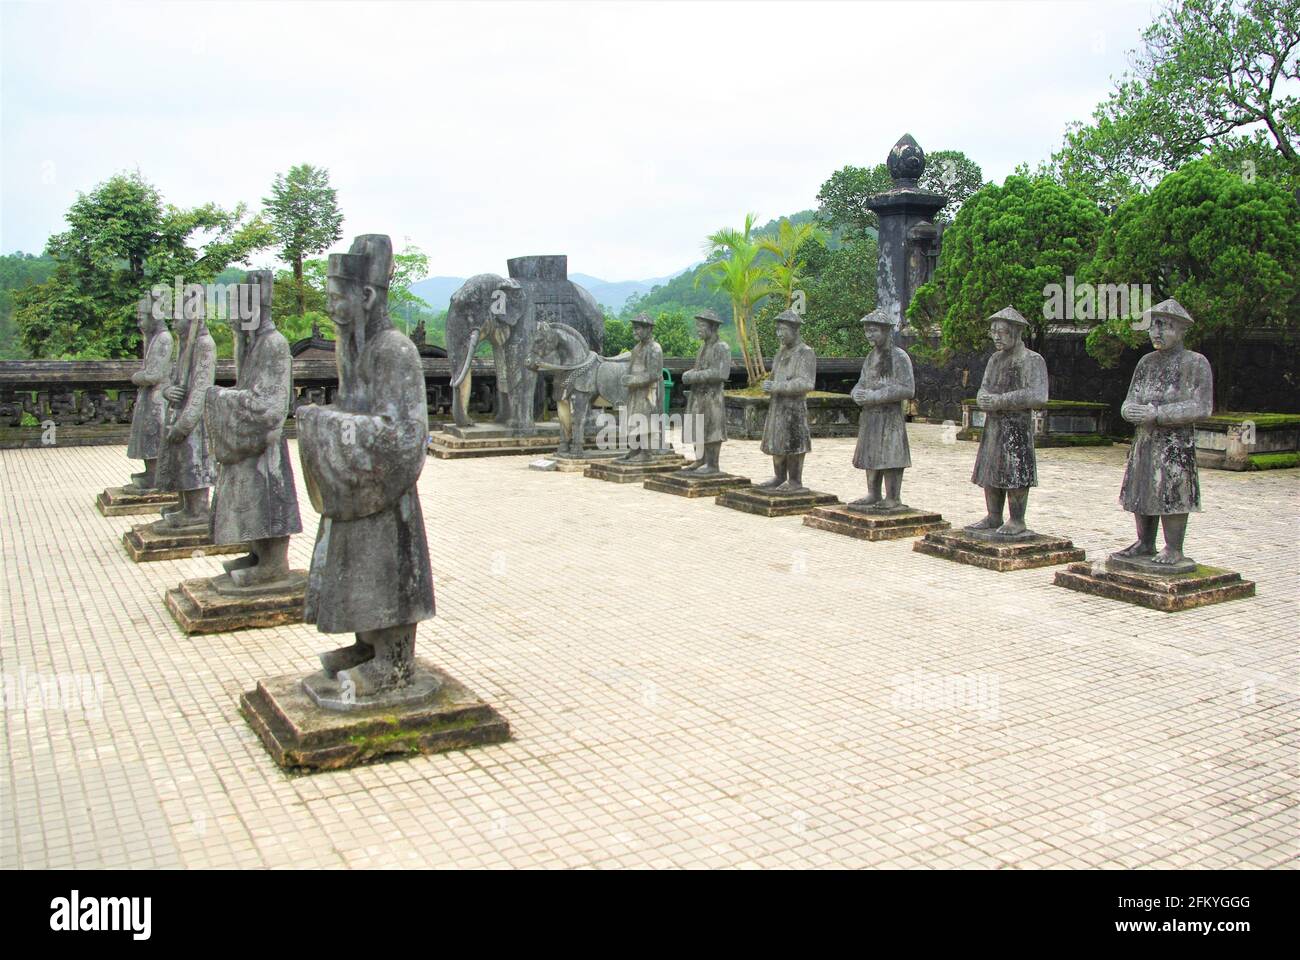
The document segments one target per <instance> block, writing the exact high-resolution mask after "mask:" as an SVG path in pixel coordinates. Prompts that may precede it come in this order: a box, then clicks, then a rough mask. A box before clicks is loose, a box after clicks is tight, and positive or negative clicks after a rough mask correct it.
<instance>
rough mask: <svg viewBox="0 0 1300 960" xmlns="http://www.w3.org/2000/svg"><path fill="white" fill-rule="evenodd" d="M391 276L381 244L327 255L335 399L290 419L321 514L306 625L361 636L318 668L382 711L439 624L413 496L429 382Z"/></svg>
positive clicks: (388, 254) (363, 240) (380, 239)
mask: <svg viewBox="0 0 1300 960" xmlns="http://www.w3.org/2000/svg"><path fill="white" fill-rule="evenodd" d="M392 273H393V248H392V241H391V240H390V239H389V238H388V237H387V236H383V235H379V234H368V235H366V236H360V237H357V238H356V239H355V240H354V241H353V242H352V247H351V249H350V250H349V252H348V253H343V254H331V255H330V258H329V271H328V281H327V283H328V295H329V309H330V318H331V319H332V320H333V321H334V325H335V329H336V339H337V361H338V366H339V393H338V400H337V403H335V404H334V405H332V406H328V407H318V406H315V405H309V406H304V407H300V408H299V409H298V411H297V420H298V438H299V440H298V448H299V455H300V457H301V459H302V468H303V476H304V479H305V480H306V483H307V490H308V492H309V493H310V494H311V499H312V504H313V505H314V506H315V507H316V509H317V511H318V512H319V513H320V514H321V525H320V530H319V532H318V534H317V537H316V547H315V550H314V552H313V555H312V562H311V571H310V573H309V574H308V581H307V595H306V603H305V606H304V612H303V620H304V621H305V622H307V623H315V624H316V627H317V629H318V630H320V631H321V632H322V633H355V634H356V642H355V643H353V644H352V645H351V646H347V647H340V648H339V649H337V650H331V651H329V652H328V653H325V654H322V655H321V658H320V660H321V666H322V667H324V671H325V676H326V677H327V678H329V679H330V680H332V681H337V682H338V685H339V687H340V688H341V689H342V690H344V691H348V690H350V691H352V692H354V693H355V695H356V696H357V697H369V698H377V699H378V700H379V701H380V702H383V701H384V700H385V699H401V698H402V696H403V691H404V689H405V688H407V687H408V684H410V683H411V680H412V676H413V673H414V669H415V662H414V657H415V626H416V624H417V623H419V622H420V621H421V620H427V619H428V618H429V617H432V616H433V614H434V603H433V575H432V573H431V571H430V569H429V548H428V544H427V543H426V541H425V533H424V516H423V514H422V512H421V510H420V499H419V496H418V494H417V492H416V481H417V479H418V478H419V476H420V471H421V470H422V469H423V467H424V461H425V458H426V454H425V441H426V438H427V436H428V432H429V420H428V409H427V407H426V398H425V389H424V371H423V369H422V368H421V366H420V355H419V352H418V351H417V350H416V347H415V344H413V343H412V342H411V340H410V338H409V337H405V336H403V335H402V334H401V333H400V332H399V331H398V330H396V329H394V327H393V324H392V322H391V321H390V320H389V317H388V284H389V279H390V278H391V276H392ZM309 680H310V678H309ZM304 686H305V687H306V688H307V690H308V692H309V693H310V694H311V695H312V697H313V699H314V700H315V701H316V702H317V704H318V705H321V706H331V703H329V702H327V701H326V700H324V699H322V697H321V696H320V695H318V693H317V692H316V691H315V690H314V689H313V688H312V687H311V686H310V684H307V683H305V684H304ZM344 700H345V701H346V696H345V698H344ZM372 702H373V701H372Z"/></svg>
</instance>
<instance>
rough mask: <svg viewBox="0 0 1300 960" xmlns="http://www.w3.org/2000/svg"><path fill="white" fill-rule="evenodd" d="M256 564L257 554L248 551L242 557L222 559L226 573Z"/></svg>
mask: <svg viewBox="0 0 1300 960" xmlns="http://www.w3.org/2000/svg"><path fill="white" fill-rule="evenodd" d="M256 565H257V554H255V553H246V554H244V555H243V556H242V557H235V558H234V559H231V560H222V561H221V566H222V567H223V568H224V569H225V571H226V573H234V572H235V571H236V570H242V569H244V568H245V567H253V566H256Z"/></svg>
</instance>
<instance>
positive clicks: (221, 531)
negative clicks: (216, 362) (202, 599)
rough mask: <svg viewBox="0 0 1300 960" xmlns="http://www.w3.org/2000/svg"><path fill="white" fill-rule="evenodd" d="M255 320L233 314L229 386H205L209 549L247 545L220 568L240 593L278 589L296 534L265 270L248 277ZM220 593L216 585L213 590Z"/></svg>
mask: <svg viewBox="0 0 1300 960" xmlns="http://www.w3.org/2000/svg"><path fill="white" fill-rule="evenodd" d="M245 282H246V283H247V284H249V285H251V286H253V287H254V289H255V291H256V297H255V298H254V300H253V302H254V303H255V304H257V306H258V310H257V314H256V316H254V317H252V318H247V319H245V318H240V317H238V316H235V315H234V314H232V316H231V320H230V325H231V328H232V332H233V334H234V341H235V386H234V388H233V389H230V388H227V387H215V386H214V387H208V391H207V393H208V395H207V401H206V403H205V419H206V422H207V430H208V436H209V438H210V439H211V441H212V450H213V457H214V459H215V460H216V461H217V463H218V464H219V468H218V471H217V484H216V489H215V491H214V493H213V497H212V524H211V533H212V542H213V543H244V542H248V543H249V544H251V546H252V552H251V553H249V554H248V555H247V556H244V557H240V558H238V559H235V560H230V561H227V562H226V563H225V568H226V571H227V572H228V573H229V574H230V582H231V583H232V584H233V585H234V586H235V587H236V588H239V589H240V591H241V592H243V593H247V592H248V591H249V590H266V591H273V590H277V589H282V588H283V586H284V585H285V584H286V583H287V581H288V578H289V556H288V554H289V536H290V535H291V534H294V533H300V532H301V531H302V520H301V518H300V517H299V515H298V494H297V491H296V490H295V489H294V483H293V464H292V463H291V461H290V460H289V444H288V441H286V440H285V438H284V421H285V417H287V416H288V415H289V409H290V406H291V404H292V402H293V361H292V358H291V357H290V356H289V342H288V341H287V340H285V338H284V336H283V335H282V334H281V333H280V331H278V330H277V329H276V328H275V323H274V322H273V320H272V317H271V283H272V274H271V271H269V270H254V271H251V272H249V273H248V274H247V276H246V278H245ZM216 589H217V590H218V592H221V591H222V584H221V583H220V581H219V582H218V583H217V584H216Z"/></svg>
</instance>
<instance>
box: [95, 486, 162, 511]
mask: <svg viewBox="0 0 1300 960" xmlns="http://www.w3.org/2000/svg"><path fill="white" fill-rule="evenodd" d="M179 499H180V498H179V497H178V496H177V495H176V494H175V493H169V492H167V491H165V490H157V491H154V492H153V493H127V492H126V491H125V490H124V489H122V488H121V487H109V488H108V489H107V490H105V491H104V492H103V493H101V494H99V496H97V497H95V507H96V508H97V509H98V510H99V512H100V513H102V514H103V515H104V516H106V517H130V516H136V515H138V514H147V513H153V514H156V513H157V512H158V511H159V510H160V509H161V508H163V507H174V506H176V504H177V502H178V501H179Z"/></svg>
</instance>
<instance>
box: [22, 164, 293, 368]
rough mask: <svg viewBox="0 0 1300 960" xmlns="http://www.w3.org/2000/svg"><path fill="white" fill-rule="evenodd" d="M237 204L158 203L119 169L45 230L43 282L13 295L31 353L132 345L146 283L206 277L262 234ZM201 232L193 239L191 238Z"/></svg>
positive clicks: (118, 353)
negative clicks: (50, 264) (62, 224)
mask: <svg viewBox="0 0 1300 960" xmlns="http://www.w3.org/2000/svg"><path fill="white" fill-rule="evenodd" d="M246 214H247V209H246V207H245V206H244V205H243V204H239V205H238V206H236V207H235V208H233V209H231V210H226V209H223V208H222V207H219V206H217V205H216V204H211V203H209V204H204V205H203V206H200V207H195V208H193V209H181V208H177V207H174V206H172V205H170V204H164V202H163V199H162V196H161V195H160V194H159V192H158V190H157V188H155V187H154V186H153V185H152V184H150V183H148V182H147V181H146V180H145V179H144V178H143V177H142V176H141V175H140V174H139V173H132V174H119V175H117V176H114V177H112V178H110V179H109V180H107V181H105V182H104V183H101V184H99V185H98V186H97V187H96V188H95V189H94V190H92V191H91V192H90V193H83V194H79V195H78V198H77V200H76V202H75V203H73V205H72V207H71V208H70V209H69V210H68V213H67V215H66V220H67V223H68V229H67V230H66V231H64V232H63V233H59V234H55V235H54V236H52V237H50V239H49V241H48V243H47V246H46V252H47V253H48V254H49V256H51V257H52V258H53V259H54V261H55V263H56V265H55V267H54V270H53V272H52V273H51V275H50V277H49V279H48V280H46V281H45V282H44V283H41V284H39V285H35V286H30V287H27V288H26V289H24V290H21V291H18V292H17V293H15V295H14V306H15V312H14V319H15V321H16V322H17V324H18V326H19V328H20V329H21V331H22V338H23V344H24V346H25V347H26V348H27V349H28V350H29V351H30V352H31V355H32V356H33V357H77V358H87V359H89V358H99V357H128V356H134V355H135V354H136V352H137V347H138V344H139V331H138V330H137V328H136V316H135V305H136V302H137V300H138V299H139V298H140V296H141V295H142V294H143V293H144V292H145V291H146V290H148V289H149V288H150V287H152V286H154V285H155V284H160V285H163V286H165V287H167V288H168V289H170V288H171V287H172V285H173V283H174V281H175V279H176V278H177V277H180V278H182V280H183V281H184V282H185V283H210V282H212V281H213V280H214V279H215V277H216V276H217V275H218V274H220V273H221V272H222V271H223V270H225V269H226V268H227V267H228V266H229V265H230V264H231V263H247V262H248V257H249V256H250V254H252V253H253V252H254V251H256V250H261V249H264V248H265V247H267V246H269V245H270V244H271V242H272V235H271V231H270V227H269V226H268V225H267V224H266V223H265V222H264V221H263V220H262V219H261V218H260V217H253V218H252V219H249V220H247V221H246V220H245V217H246ZM196 236H197V237H202V238H204V239H203V241H202V242H201V243H199V244H197V245H196V244H195V243H194V238H195V237H196Z"/></svg>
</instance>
